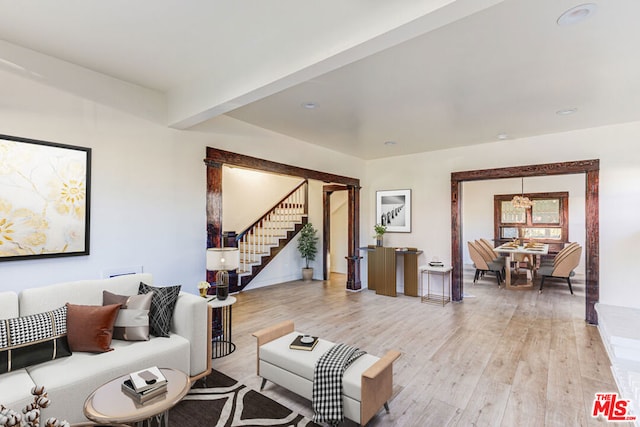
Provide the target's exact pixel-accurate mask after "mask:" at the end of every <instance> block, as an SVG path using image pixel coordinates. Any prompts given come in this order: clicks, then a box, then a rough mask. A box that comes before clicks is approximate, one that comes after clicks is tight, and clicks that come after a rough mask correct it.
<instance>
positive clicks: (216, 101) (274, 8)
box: [0, 0, 640, 159]
mask: <svg viewBox="0 0 640 427" xmlns="http://www.w3.org/2000/svg"><path fill="white" fill-rule="evenodd" d="M579 3H580V2H579V1H575V0H574V1H569V0H539V1H531V0H504V1H502V0H403V1H394V2H390V1H388V0H349V1H344V0H323V1H322V2H301V1H299V0H278V1H274V0H271V1H269V0H245V1H242V2H238V1H228V0H226V1H225V0H192V1H188V2H185V1H180V0H153V1H152V0H136V1H133V2H132V1H129V0H127V1H125V0H110V1H101V0H83V1H79V0H57V1H50V2H43V1H41V0H21V1H18V2H16V1H12V0H0V71H3V72H5V73H7V72H10V73H13V74H17V75H20V76H22V77H25V78H30V79H34V80H37V81H40V82H42V83H45V84H48V85H51V86H54V87H57V88H60V89H62V90H65V91H68V92H71V93H74V94H77V95H79V96H82V97H85V98H88V99H92V100H95V101H97V102H100V103H104V104H107V105H111V106H114V107H116V108H121V109H123V110H125V111H129V112H131V113H133V114H137V115H139V116H142V117H145V118H147V119H150V120H154V121H158V122H160V123H163V124H166V125H169V126H172V127H175V128H180V129H196V130H200V131H202V130H209V131H210V130H211V129H215V127H216V121H218V120H219V118H218V117H219V116H220V115H224V114H226V115H227V116H231V117H233V118H235V119H237V120H241V121H245V122H248V123H251V124H253V125H256V126H259V127H263V128H266V129H270V130H273V131H275V132H279V133H281V134H285V135H289V136H292V137H295V138H298V139H301V140H304V141H307V142H310V143H312V144H317V145H321V146H325V147H327V148H330V149H332V150H336V151H340V152H343V153H347V154H350V155H353V156H357V157H360V158H363V159H374V158H380V157H386V156H395V155H400V154H411V153H416V152H423V151H430V150H437V149H442V148H447V147H454V146H464V145H470V144H478V143H484V142H490V141H495V140H497V135H498V134H500V133H504V134H506V135H507V139H513V138H521V137H528V136H533V135H540V134H548V133H556V132H563V131H569V130H573V129H579V128H588V127H594V126H601V125H606V124H613V123H622V122H628V121H636V120H640V77H638V76H640V55H639V54H638V51H640V25H638V18H639V16H640V1H638V0H606V1H605V0H601V1H599V2H597V6H598V7H597V11H596V13H595V14H594V15H592V16H590V17H589V18H587V19H586V20H585V21H583V22H580V23H577V24H573V25H569V26H559V25H557V23H556V20H557V18H558V17H559V15H560V14H561V13H562V12H564V11H565V10H567V9H568V8H570V7H572V6H575V5H577V4H579ZM11 80H12V79H4V80H0V90H2V89H3V88H2V86H3V85H5V84H9V83H7V82H9V81H11ZM0 93H5V91H2V92H0ZM307 102H314V103H317V105H318V107H317V108H315V109H306V108H303V107H302V104H304V103H307ZM3 103H6V101H5V102H3ZM567 108H577V111H576V113H574V114H571V115H565V116H561V115H558V114H556V111H558V110H562V109H567ZM385 141H394V142H396V143H395V144H393V145H385V144H384V142H385Z"/></svg>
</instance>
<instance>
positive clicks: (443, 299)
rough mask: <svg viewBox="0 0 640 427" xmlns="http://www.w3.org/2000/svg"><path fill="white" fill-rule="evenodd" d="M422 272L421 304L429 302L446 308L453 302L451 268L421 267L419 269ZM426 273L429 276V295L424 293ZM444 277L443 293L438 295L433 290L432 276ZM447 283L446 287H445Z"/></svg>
mask: <svg viewBox="0 0 640 427" xmlns="http://www.w3.org/2000/svg"><path fill="white" fill-rule="evenodd" d="M418 269H419V270H420V300H421V302H429V303H436V304H442V306H444V305H445V304H446V303H448V302H449V301H451V270H452V268H451V267H444V266H443V267H439V266H438V267H435V266H431V265H428V264H427V265H421V266H420V267H418ZM425 273H426V275H427V293H426V294H425V293H424V292H423V282H424V280H423V275H424V274H425ZM432 275H436V276H442V293H441V294H436V293H433V292H432V289H431V276H432ZM445 283H446V286H445Z"/></svg>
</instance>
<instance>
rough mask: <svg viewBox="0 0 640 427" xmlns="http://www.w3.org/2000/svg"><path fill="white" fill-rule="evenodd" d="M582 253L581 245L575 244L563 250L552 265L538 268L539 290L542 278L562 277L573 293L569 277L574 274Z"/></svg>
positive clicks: (542, 283) (542, 281) (542, 284)
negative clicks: (559, 257) (558, 258)
mask: <svg viewBox="0 0 640 427" xmlns="http://www.w3.org/2000/svg"><path fill="white" fill-rule="evenodd" d="M581 255H582V246H580V245H576V246H573V247H572V248H570V249H569V250H568V251H566V252H565V254H564V255H563V257H562V258H561V259H560V260H558V262H556V263H555V264H554V265H543V266H542V267H540V268H539V269H538V275H539V276H540V277H541V278H540V292H542V287H543V286H544V279H545V278H547V277H555V278H562V279H565V280H566V281H567V284H568V285H569V291H570V292H571V295H573V288H572V287H571V277H573V276H575V271H574V270H575V268H576V267H577V266H578V264H579V263H580V256H581Z"/></svg>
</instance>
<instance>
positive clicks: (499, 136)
mask: <svg viewBox="0 0 640 427" xmlns="http://www.w3.org/2000/svg"><path fill="white" fill-rule="evenodd" d="M496 136H497V137H498V139H500V140H503V139H507V138H509V135H507V134H506V133H499V134H498V135H496Z"/></svg>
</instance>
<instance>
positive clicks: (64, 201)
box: [0, 135, 91, 261]
mask: <svg viewBox="0 0 640 427" xmlns="http://www.w3.org/2000/svg"><path fill="white" fill-rule="evenodd" d="M90 183H91V149H90V148H84V147H75V146H71V145H65V144H57V143H53V142H46V141H37V140H33V139H26V138H19V137H14V136H7V135H0V261H10V260H19V259H32V258H43V257H59V256H77V255H89V210H90V209H89V208H90Z"/></svg>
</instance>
